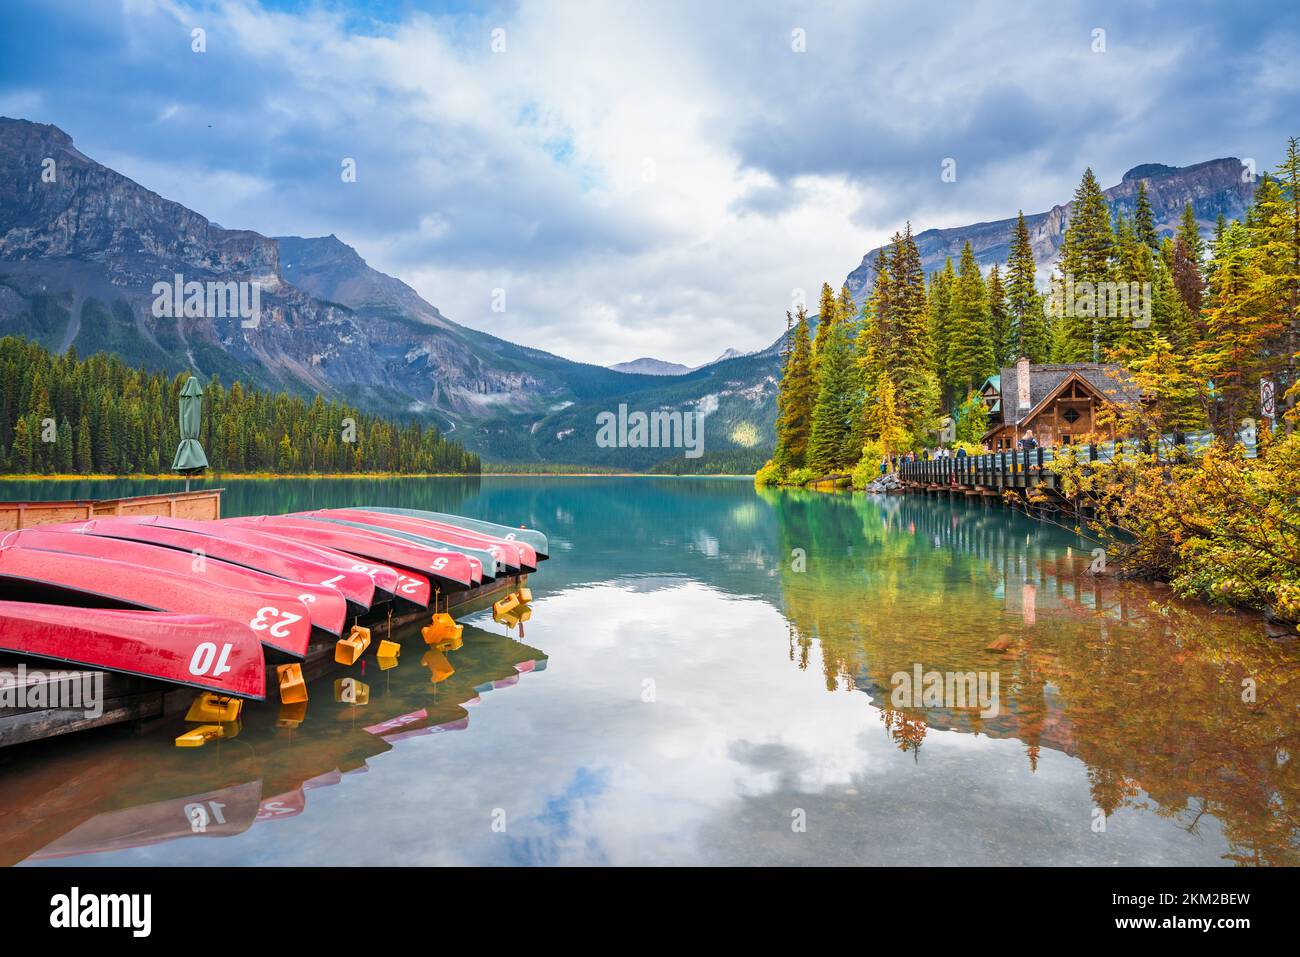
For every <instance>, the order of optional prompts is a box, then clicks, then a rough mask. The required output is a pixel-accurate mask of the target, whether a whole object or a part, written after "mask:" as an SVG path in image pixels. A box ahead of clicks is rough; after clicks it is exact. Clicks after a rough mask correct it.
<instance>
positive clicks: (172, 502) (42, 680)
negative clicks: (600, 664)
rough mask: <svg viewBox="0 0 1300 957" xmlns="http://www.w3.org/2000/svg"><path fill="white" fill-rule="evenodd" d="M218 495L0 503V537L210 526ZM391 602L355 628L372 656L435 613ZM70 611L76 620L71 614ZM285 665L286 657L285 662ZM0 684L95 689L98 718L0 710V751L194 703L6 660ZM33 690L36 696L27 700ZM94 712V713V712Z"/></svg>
mask: <svg viewBox="0 0 1300 957" xmlns="http://www.w3.org/2000/svg"><path fill="white" fill-rule="evenodd" d="M221 492H222V490H221V489H204V490H201V491H194V492H176V493H166V494H161V495H144V496H138V497H134V498H121V499H96V500H90V499H87V500H76V501H65V502H2V503H0V534H2V533H3V532H6V531H14V530H17V529H21V528H31V527H33V526H37V525H50V524H55V523H60V522H77V521H89V520H90V519H93V518H103V517H107V516H133V515H134V516H140V515H162V516H168V517H175V518H186V519H196V520H214V519H218V518H220V517H221ZM527 582H528V575H527V574H518V575H502V576H500V577H498V578H496V579H495V580H494V581H492V582H490V583H489V584H487V585H480V586H477V587H474V588H469V589H466V590H463V591H458V592H452V593H449V594H443V593H441V592H439V593H438V594H437V601H438V607H439V609H444V610H445V609H457V610H458V613H459V614H468V613H470V612H474V611H478V610H480V609H482V608H485V607H487V606H489V605H491V604H492V602H493V601H494V600H495V599H496V598H499V597H501V596H502V595H504V594H505V593H507V592H509V591H516V590H518V589H519V588H520V587H521V586H524V585H526V584H527ZM391 608H392V604H391V603H389V604H387V605H384V606H380V607H379V608H375V609H372V610H371V611H370V612H368V613H367V614H365V615H362V616H361V617H360V618H359V619H357V622H356V623H359V624H361V625H364V626H366V627H368V628H369V629H370V632H371V636H372V646H371V651H370V652H369V653H370V654H372V655H373V653H374V649H375V648H376V647H377V646H378V644H379V640H380V639H381V638H386V637H388V636H389V634H390V633H391V632H392V631H396V630H397V629H398V628H401V627H403V626H406V625H410V624H413V623H415V622H417V621H427V620H428V619H429V618H430V617H432V615H433V608H432V607H430V608H429V609H427V610H426V609H418V610H417V609H416V608H415V607H414V606H412V605H409V604H407V605H404V606H403V608H402V611H401V613H400V614H398V615H393V614H391V611H390V610H391ZM69 611H70V612H71V613H73V617H75V612H76V609H75V608H70V609H69ZM334 646H335V640H334V639H333V638H330V639H329V640H313V641H312V642H311V644H310V645H309V646H308V648H307V654H306V657H305V658H304V659H303V661H302V672H303V677H304V678H305V679H306V680H307V681H311V680H313V679H315V678H318V677H320V676H321V675H323V674H325V673H326V672H328V671H331V670H333V669H334V668H335V667H336V665H335V662H334ZM285 660H286V661H287V660H289V659H287V658H286V659H285ZM266 675H267V677H266V680H267V700H271V701H273V700H276V699H277V698H278V697H279V686H278V684H277V681H276V672H275V668H274V663H273V662H270V661H268V662H267V669H266ZM0 682H3V683H4V684H5V685H6V686H7V687H6V690H8V687H10V686H11V687H12V688H13V689H14V692H11V693H15V698H16V699H17V694H16V692H17V691H21V693H22V697H21V698H20V699H17V700H21V701H24V702H26V701H32V700H37V701H42V702H49V701H52V697H53V695H54V694H55V693H56V692H58V691H61V690H65V689H67V688H69V687H71V686H73V685H76V686H78V687H79V688H85V689H92V688H93V689H95V691H96V693H98V694H99V695H100V701H99V703H100V704H101V705H102V713H100V714H98V715H96V716H95V717H87V716H86V709H85V708H81V707H77V708H60V707H42V706H37V707H4V708H0V747H6V746H8V745H14V744H22V743H25V742H30V741H37V740H40V739H43V738H51V737H55V736H58V735H64V734H69V733H71V732H74V731H84V730H88V729H91V728H101V727H107V726H109V725H115V724H122V723H124V722H130V721H142V720H150V719H157V718H163V717H166V716H168V715H172V714H175V713H177V712H181V711H184V710H186V709H187V708H188V707H189V705H190V702H192V701H193V700H194V697H195V695H196V693H197V692H196V691H195V690H194V689H193V688H182V687H178V686H176V685H173V684H169V683H167V682H163V681H156V680H153V679H150V678H142V677H137V676H133V675H125V674H120V673H116V672H107V671H100V670H98V669H89V668H83V667H78V666H75V665H68V664H66V663H62V662H57V661H51V660H48V659H41V658H23V657H6V659H5V660H2V661H0ZM33 692H38V693H37V694H33ZM96 710H99V709H96Z"/></svg>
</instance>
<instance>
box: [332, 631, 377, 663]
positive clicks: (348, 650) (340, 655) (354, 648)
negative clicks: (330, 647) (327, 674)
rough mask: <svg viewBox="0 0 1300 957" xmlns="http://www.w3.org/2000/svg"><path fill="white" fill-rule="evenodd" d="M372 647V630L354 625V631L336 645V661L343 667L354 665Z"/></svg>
mask: <svg viewBox="0 0 1300 957" xmlns="http://www.w3.org/2000/svg"><path fill="white" fill-rule="evenodd" d="M369 647H370V629H369V628H362V627H361V626H360V625H353V626H352V631H351V632H349V633H348V634H347V635H346V636H345V637H343V638H340V639H339V640H338V641H337V642H336V643H335V645H334V660H335V661H336V662H338V663H339V664H341V665H354V664H356V663H357V659H358V658H360V657H361V656H362V655H363V654H364V653H365V650H366V649H367V648H369Z"/></svg>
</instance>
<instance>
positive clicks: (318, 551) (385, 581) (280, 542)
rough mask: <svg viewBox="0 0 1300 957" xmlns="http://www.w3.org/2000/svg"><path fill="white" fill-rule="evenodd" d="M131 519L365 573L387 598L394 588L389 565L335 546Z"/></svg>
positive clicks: (165, 519)
mask: <svg viewBox="0 0 1300 957" xmlns="http://www.w3.org/2000/svg"><path fill="white" fill-rule="evenodd" d="M132 521H138V522H145V523H147V524H150V525H158V526H161V527H163V528H175V529H179V530H181V531H184V532H197V533H199V534H201V535H220V536H221V537H222V538H226V539H229V540H230V541H233V542H243V543H245V544H248V545H257V546H259V547H261V548H269V549H271V550H272V551H277V552H284V553H285V554H286V555H292V556H293V557H295V558H300V559H302V560H303V561H308V562H317V563H319V564H321V565H328V566H330V567H331V568H336V569H338V570H339V571H346V572H361V573H362V574H364V575H369V576H370V579H371V581H373V582H374V583H375V587H376V588H377V589H379V590H380V591H382V592H384V593H385V594H386V595H387V596H389V597H391V596H392V595H393V593H394V592H395V591H396V590H397V581H398V578H399V575H398V573H397V572H396V571H395V570H394V569H392V568H389V567H388V566H387V565H377V564H374V563H371V562H363V561H361V560H360V559H359V558H357V556H355V555H348V554H346V553H344V552H340V551H338V550H337V549H333V548H325V547H323V546H321V545H318V544H315V543H311V542H305V541H302V540H301V539H295V538H286V537H284V536H282V535H270V534H268V533H266V532H262V531H258V530H257V529H252V528H246V527H243V526H239V525H232V524H229V523H220V522H199V521H195V520H193V519H187V518H172V517H170V516H165V515H161V516H157V517H149V518H143V519H132Z"/></svg>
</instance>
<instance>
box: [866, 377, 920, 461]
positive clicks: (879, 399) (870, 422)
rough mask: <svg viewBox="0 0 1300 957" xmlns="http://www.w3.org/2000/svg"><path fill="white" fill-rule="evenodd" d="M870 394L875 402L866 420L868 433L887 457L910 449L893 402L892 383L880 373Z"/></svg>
mask: <svg viewBox="0 0 1300 957" xmlns="http://www.w3.org/2000/svg"><path fill="white" fill-rule="evenodd" d="M872 392H873V394H874V395H875V397H876V401H875V404H874V405H873V406H872V408H871V412H870V415H869V417H868V419H867V429H868V433H869V434H870V435H871V436H872V437H874V438H875V439H876V440H877V441H878V442H879V443H880V445H881V448H882V449H883V451H884V453H885V455H887V456H890V455H897V454H898V453H900V452H904V451H906V450H907V449H908V448H909V447H910V443H909V442H908V429H907V425H906V423H905V422H904V421H903V419H902V417H901V416H900V415H899V414H898V406H897V404H896V403H895V401H894V383H893V382H892V381H891V380H890V378H889V376H888V375H886V374H884V373H881V375H880V378H879V380H878V381H877V383H876V386H875V388H874V389H873V390H872Z"/></svg>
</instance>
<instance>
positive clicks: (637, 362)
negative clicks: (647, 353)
mask: <svg viewBox="0 0 1300 957" xmlns="http://www.w3.org/2000/svg"><path fill="white" fill-rule="evenodd" d="M609 368H611V369H613V370H614V371H615V372H632V373H638V374H640V375H682V374H684V373H687V372H690V371H691V367H690V366H684V365H682V364H681V363H680V362H665V361H664V360H663V359H650V358H641V359H633V360H632V361H631V362H616V363H614V364H613V365H612V366H610V367H609Z"/></svg>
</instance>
